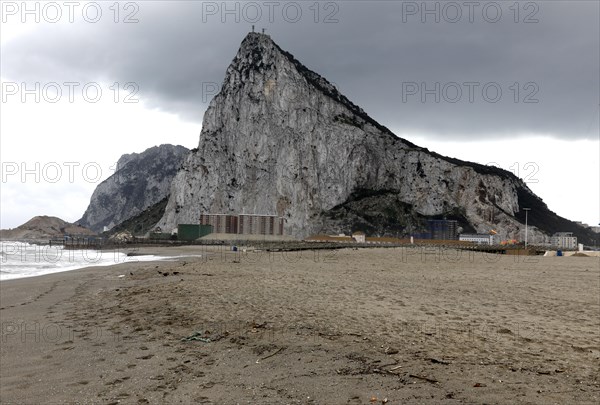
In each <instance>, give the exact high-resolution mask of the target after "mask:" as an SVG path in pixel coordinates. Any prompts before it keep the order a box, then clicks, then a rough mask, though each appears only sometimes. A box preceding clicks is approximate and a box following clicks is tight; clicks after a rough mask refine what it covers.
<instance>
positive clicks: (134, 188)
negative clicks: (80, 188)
mask: <svg viewBox="0 0 600 405" xmlns="http://www.w3.org/2000/svg"><path fill="white" fill-rule="evenodd" d="M188 153H189V150H188V149H187V148H185V147H183V146H174V145H161V146H155V147H152V148H150V149H147V150H145V151H144V152H142V153H131V154H127V155H123V156H121V158H120V159H119V161H118V163H117V170H116V171H115V173H114V174H113V175H112V176H110V177H109V178H108V179H106V180H105V181H103V182H102V183H100V184H99V185H98V187H96V190H94V193H93V194H92V198H91V200H90V205H89V206H88V208H87V209H86V211H85V213H84V214H83V217H82V218H81V219H80V220H79V221H77V223H79V224H81V225H83V226H85V227H88V228H90V229H92V230H94V231H96V232H102V231H103V229H104V227H105V226H106V227H107V228H112V227H114V226H115V225H117V224H119V223H121V222H123V221H125V220H126V219H128V218H131V217H133V216H135V215H137V214H139V213H140V212H142V211H144V210H145V209H147V208H148V207H150V206H153V205H154V204H156V203H158V202H159V201H161V200H163V199H164V198H165V197H167V196H168V195H169V189H170V186H171V181H172V180H173V178H174V177H175V174H176V173H177V171H178V170H179V169H180V168H181V165H182V163H183V160H184V158H185V157H186V156H187V154H188Z"/></svg>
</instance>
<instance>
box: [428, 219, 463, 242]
mask: <svg viewBox="0 0 600 405" xmlns="http://www.w3.org/2000/svg"><path fill="white" fill-rule="evenodd" d="M427 223H428V224H429V232H430V233H431V239H442V240H456V239H457V236H458V221H454V220H448V219H430V220H428V221H427Z"/></svg>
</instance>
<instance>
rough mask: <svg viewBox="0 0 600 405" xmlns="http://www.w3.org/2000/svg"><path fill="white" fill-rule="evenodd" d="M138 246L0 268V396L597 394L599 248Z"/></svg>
mask: <svg viewBox="0 0 600 405" xmlns="http://www.w3.org/2000/svg"><path fill="white" fill-rule="evenodd" d="M215 249H216V248H215ZM145 252H147V253H153V254H158V255H172V256H177V255H202V257H198V256H195V257H185V258H178V259H176V260H174V261H161V262H135V261H133V262H128V263H125V264H119V265H117V266H110V267H97V268H88V269H83V270H77V271H71V272H64V273H58V274H52V275H47V276H41V277H35V278H28V279H20V280H10V281H3V282H2V283H0V293H1V294H0V324H1V332H2V336H1V339H2V340H1V346H0V378H1V384H0V403H3V404H4V403H19V404H22V403H64V402H78V403H114V404H116V403H156V404H162V403H215V404H224V403H227V404H232V403H252V404H256V403H260V404H282V403H299V404H309V403H315V404H348V403H350V404H369V403H371V404H373V403H374V404H377V403H379V404H381V403H386V401H387V403H389V404H400V403H426V404H439V403H449V404H466V403H469V404H470V403H487V404H505V403H517V404H539V403H544V404H551V403H557V404H564V403H582V404H586V403H587V404H596V403H598V401H600V376H599V371H600V370H599V368H600V302H599V299H600V259H599V258H592V257H537V256H536V257H522V256H521V257H519V256H498V255H483V254H481V253H466V252H462V253H457V251H451V250H444V251H441V250H437V249H435V248H432V247H429V248H426V249H406V248H393V249H380V248H377V249H360V250H352V249H344V250H339V251H318V252H313V251H302V252H293V253H267V252H248V253H243V252H237V253H234V252H230V251H219V250H213V249H212V248H206V247H201V246H197V247H179V248H152V249H146V250H145ZM138 253H140V252H138ZM131 260H135V257H132V258H131Z"/></svg>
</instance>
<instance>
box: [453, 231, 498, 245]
mask: <svg viewBox="0 0 600 405" xmlns="http://www.w3.org/2000/svg"><path fill="white" fill-rule="evenodd" d="M458 240H460V241H464V242H474V243H477V244H478V245H493V244H494V235H488V234H486V233H462V234H460V236H459V237H458Z"/></svg>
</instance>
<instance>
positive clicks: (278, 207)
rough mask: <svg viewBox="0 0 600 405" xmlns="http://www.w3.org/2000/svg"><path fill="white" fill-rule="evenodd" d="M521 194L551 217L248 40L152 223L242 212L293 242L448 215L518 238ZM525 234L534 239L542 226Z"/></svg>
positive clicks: (402, 229)
mask: <svg viewBox="0 0 600 405" xmlns="http://www.w3.org/2000/svg"><path fill="white" fill-rule="evenodd" d="M524 196H527V198H528V204H531V203H532V202H535V203H536V204H537V207H538V208H539V210H540V211H542V210H545V212H547V213H548V215H549V216H554V217H556V215H555V214H554V213H551V212H550V211H549V210H548V209H547V207H546V206H545V204H543V202H542V201H541V200H540V199H539V198H538V197H537V196H535V195H534V194H533V193H532V192H531V190H529V189H528V188H527V186H526V185H525V184H524V183H523V182H522V181H521V180H520V179H518V178H517V177H515V176H514V175H513V174H512V173H510V172H507V171H504V170H501V169H498V168H495V167H491V166H484V165H480V164H476V163H470V162H464V161H461V160H458V159H453V158H449V157H445V156H442V155H439V154H437V153H435V152H430V151H428V150H427V149H425V148H420V147H418V146H416V145H414V144H412V143H410V142H408V141H406V140H404V139H401V138H399V137H397V136H395V135H394V134H393V133H392V132H391V131H390V130H389V129H387V128H386V127H384V126H383V125H381V124H379V123H377V122H376V121H375V120H373V119H372V118H371V117H369V115H368V114H366V113H365V112H364V110H362V109H361V108H360V107H358V106H357V105H355V104H354V103H352V102H351V101H350V100H349V99H348V98H347V97H345V96H344V95H343V94H341V93H340V92H339V91H338V89H336V88H335V86H333V85H332V84H331V83H330V82H328V81H327V80H326V79H324V78H323V77H321V76H320V75H319V74H317V73H315V72H313V71H311V70H310V69H308V68H306V67H305V66H304V65H303V64H301V63H300V62H299V61H298V60H296V59H295V58H294V57H293V56H292V55H291V54H290V53H288V52H286V51H284V50H282V49H281V48H280V47H279V46H278V45H277V44H275V42H273V40H272V39H271V38H270V37H269V36H267V35H264V34H258V33H250V34H248V35H247V36H246V38H245V39H244V40H243V42H242V44H241V46H240V49H239V50H238V52H237V54H236V56H235V58H234V59H233V61H232V62H231V64H230V65H229V67H228V68H227V70H226V74H225V79H224V81H223V85H222V88H221V91H220V92H219V93H218V94H217V95H216V96H215V97H214V98H213V100H212V101H211V103H210V105H209V108H208V109H207V111H206V113H205V115H204V122H203V128H202V132H201V134H200V140H199V144H198V149H197V150H194V151H193V152H192V153H190V155H189V156H188V157H187V158H186V160H185V163H184V165H183V170H181V171H180V172H179V173H178V174H177V176H176V177H175V178H174V180H173V184H172V187H171V195H170V198H169V202H168V204H167V207H166V209H165V214H164V216H163V218H162V219H161V221H160V222H159V224H160V226H161V227H163V229H172V228H174V227H176V226H177V224H178V223H197V222H198V220H199V216H200V214H201V213H244V212H245V213H253V214H276V215H280V216H284V217H285V218H286V220H287V222H286V225H285V227H286V232H288V233H289V234H292V235H294V236H299V237H301V236H306V235H310V234H314V233H317V232H322V231H323V232H335V233H337V232H350V231H352V230H356V229H360V230H365V231H367V233H371V234H372V233H373V232H377V233H379V234H385V233H390V234H394V235H397V234H402V233H406V232H408V230H410V229H413V230H414V223H415V220H417V219H418V218H421V219H426V218H439V217H443V216H446V215H449V216H454V217H457V218H458V219H460V220H461V221H462V223H463V224H464V225H465V227H466V228H468V229H474V230H475V231H478V232H488V231H490V230H492V229H494V230H495V231H497V232H499V233H500V234H501V235H502V236H503V237H506V238H512V237H517V238H518V237H519V235H520V234H521V233H522V231H523V228H524V227H523V225H522V221H521V220H520V215H521V214H520V213H522V212H523V211H522V207H524V206H528V205H523V203H522V201H525V200H524V198H525V197H524ZM530 196H531V198H529V197H530ZM400 205H401V206H402V209H398V207H399V206H400ZM367 213H369V214H367ZM372 213H378V218H376V221H375V219H374V218H373V214H372ZM349 218H351V220H349ZM530 219H531V218H530ZM565 221H566V220H565ZM374 223H377V224H378V225H377V227H375V226H374V225H373V224H374ZM530 225H534V226H533V227H532V226H530V235H531V236H532V237H535V235H536V234H537V233H538V230H536V229H535V226H538V227H542V225H543V224H542V223H539V224H533V223H531V222H530ZM540 235H541V233H540Z"/></svg>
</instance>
